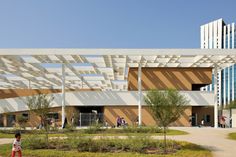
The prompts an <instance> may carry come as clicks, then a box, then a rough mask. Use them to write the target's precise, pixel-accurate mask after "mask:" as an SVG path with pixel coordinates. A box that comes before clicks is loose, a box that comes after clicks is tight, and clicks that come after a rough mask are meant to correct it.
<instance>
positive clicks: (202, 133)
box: [155, 127, 236, 157]
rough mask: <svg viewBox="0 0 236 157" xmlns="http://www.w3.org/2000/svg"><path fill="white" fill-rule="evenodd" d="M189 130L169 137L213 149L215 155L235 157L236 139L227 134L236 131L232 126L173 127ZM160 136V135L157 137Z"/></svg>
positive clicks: (217, 156)
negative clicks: (184, 133) (228, 136)
mask: <svg viewBox="0 0 236 157" xmlns="http://www.w3.org/2000/svg"><path fill="white" fill-rule="evenodd" d="M173 129H177V130H182V131H186V132H189V134H188V135H180V136H169V137H168V138H169V139H173V140H181V141H188V142H192V143H195V144H198V145H201V146H203V147H205V148H207V149H209V150H211V151H212V153H213V156H214V157H235V156H236V140H230V139H227V135H228V134H229V133H231V132H236V129H235V128H234V129H232V128H208V127H206V128H204V127H203V128H191V127H189V128H188V127H178V128H173ZM155 138H160V137H155Z"/></svg>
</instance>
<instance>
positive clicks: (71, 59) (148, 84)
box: [0, 49, 236, 127]
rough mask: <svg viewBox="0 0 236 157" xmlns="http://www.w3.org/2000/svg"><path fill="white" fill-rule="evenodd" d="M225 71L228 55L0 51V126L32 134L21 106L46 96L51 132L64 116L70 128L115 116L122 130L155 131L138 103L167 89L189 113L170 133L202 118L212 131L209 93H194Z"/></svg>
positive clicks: (231, 54) (33, 122) (32, 118)
mask: <svg viewBox="0 0 236 157" xmlns="http://www.w3.org/2000/svg"><path fill="white" fill-rule="evenodd" d="M233 63H236V50H235V49H229V50H228V49H227V50H226V49H211V50H210V49H0V93H1V94H0V126H9V127H10V126H12V125H13V124H14V123H15V122H17V120H18V116H24V117H26V118H28V122H27V125H28V126H37V125H38V124H39V123H40V120H39V117H38V116H36V115H34V114H33V113H30V112H29V110H28V108H27V105H26V102H25V99H26V98H27V97H28V96H31V95H36V94H39V93H45V94H52V95H53V96H54V100H53V106H52V108H51V113H50V115H49V117H51V118H53V119H55V120H56V122H57V124H58V125H61V123H63V121H64V120H65V117H66V118H67V119H68V121H69V122H70V119H71V117H72V115H74V116H75V115H76V116H75V117H76V120H75V121H76V124H77V125H78V126H86V125H90V124H91V123H92V122H94V121H95V120H96V119H99V120H100V121H101V122H105V121H106V122H107V123H108V124H109V125H115V124H116V118H117V116H120V117H124V119H125V120H126V121H127V122H128V124H129V125H131V124H136V123H137V122H138V123H139V125H155V124H156V122H155V120H154V119H153V117H152V114H151V113H150V112H149V110H148V107H147V106H146V104H145V103H144V101H143V96H144V95H145V94H146V92H147V91H148V90H150V89H159V90H165V89H168V88H174V89H177V90H179V91H180V93H181V94H183V95H184V96H185V97H186V98H187V99H188V100H189V105H188V108H187V109H186V110H185V112H184V114H183V115H182V117H181V118H180V119H178V120H177V121H176V122H175V123H173V124H172V125H173V126H195V125H199V124H200V121H201V120H202V119H203V118H204V119H205V120H206V125H208V126H215V127H217V126H218V112H217V111H218V105H217V98H216V97H217V93H216V92H211V91H200V89H201V88H202V87H204V86H206V85H209V84H211V83H212V81H213V80H214V81H216V77H214V78H212V73H216V72H217V70H218V69H223V68H225V67H227V66H229V65H232V64H233ZM214 86H215V87H214V88H218V84H214Z"/></svg>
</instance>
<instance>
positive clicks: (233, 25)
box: [231, 23, 235, 49]
mask: <svg viewBox="0 0 236 157" xmlns="http://www.w3.org/2000/svg"><path fill="white" fill-rule="evenodd" d="M234 32H235V24H234V23H232V32H231V33H232V40H231V41H232V49H234V46H235V45H234V40H235V39H234Z"/></svg>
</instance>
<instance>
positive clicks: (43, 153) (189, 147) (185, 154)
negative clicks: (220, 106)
mask: <svg viewBox="0 0 236 157" xmlns="http://www.w3.org/2000/svg"><path fill="white" fill-rule="evenodd" d="M10 153H11V145H10V144H5V145H1V147H0V156H4V157H9V156H10ZM23 156H25V157H110V156H113V157H127V156H132V157H212V154H211V152H210V151H209V150H205V149H203V148H201V147H199V146H198V145H195V144H190V143H186V142H183V150H180V151H178V152H177V153H174V154H171V155H157V154H153V155H152V154H140V153H134V152H131V153H127V152H122V153H90V152H78V151H76V150H74V151H59V150H46V149H41V150H29V149H26V150H23Z"/></svg>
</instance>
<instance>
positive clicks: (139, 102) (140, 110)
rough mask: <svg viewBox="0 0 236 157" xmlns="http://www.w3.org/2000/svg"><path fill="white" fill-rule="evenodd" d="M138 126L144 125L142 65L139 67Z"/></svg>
mask: <svg viewBox="0 0 236 157" xmlns="http://www.w3.org/2000/svg"><path fill="white" fill-rule="evenodd" d="M138 95H139V97H138V124H139V126H141V125H142V104H141V103H142V65H141V63H139V66H138Z"/></svg>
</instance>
